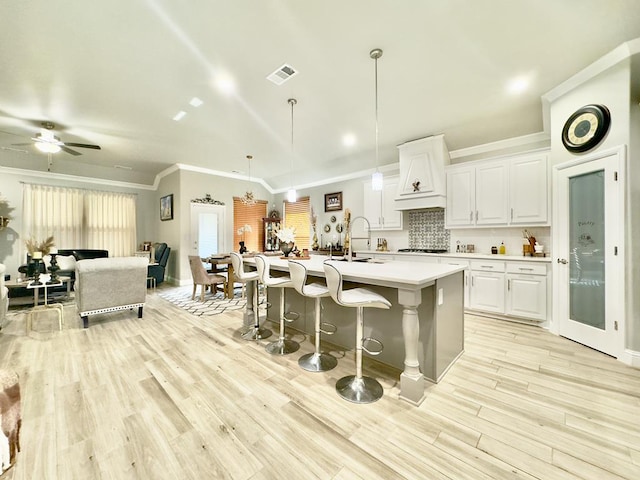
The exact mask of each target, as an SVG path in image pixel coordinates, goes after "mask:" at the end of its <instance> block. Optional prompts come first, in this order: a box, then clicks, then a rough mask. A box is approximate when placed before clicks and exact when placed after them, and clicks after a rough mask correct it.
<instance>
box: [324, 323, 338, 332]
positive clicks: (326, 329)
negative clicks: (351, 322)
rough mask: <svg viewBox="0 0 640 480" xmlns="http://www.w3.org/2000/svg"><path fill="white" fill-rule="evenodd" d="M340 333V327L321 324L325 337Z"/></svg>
mask: <svg viewBox="0 0 640 480" xmlns="http://www.w3.org/2000/svg"><path fill="white" fill-rule="evenodd" d="M337 331H338V327H336V326H335V325H334V324H333V323H328V322H321V323H320V332H321V333H324V334H325V335H333V334H334V333H336V332H337Z"/></svg>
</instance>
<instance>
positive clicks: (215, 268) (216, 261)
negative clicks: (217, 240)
mask: <svg viewBox="0 0 640 480" xmlns="http://www.w3.org/2000/svg"><path fill="white" fill-rule="evenodd" d="M202 261H203V262H205V263H209V264H211V270H210V271H211V273H221V272H223V271H225V270H221V269H220V267H222V266H223V265H226V272H227V283H226V284H225V286H224V296H225V297H226V298H233V295H234V293H233V285H234V283H235V277H234V275H233V265H232V264H231V255H229V254H228V253H221V254H214V255H209V256H208V257H206V258H202Z"/></svg>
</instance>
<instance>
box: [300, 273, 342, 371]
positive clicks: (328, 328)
mask: <svg viewBox="0 0 640 480" xmlns="http://www.w3.org/2000/svg"><path fill="white" fill-rule="evenodd" d="M289 275H291V282H292V283H293V288H295V289H296V291H297V292H298V293H299V294H300V295H303V296H305V297H309V298H314V299H315V334H316V339H315V344H316V348H315V351H314V352H313V353H307V354H306V355H303V356H301V357H300V358H299V359H298V365H300V367H301V368H303V369H305V370H307V371H309V372H326V371H327V370H331V369H332V368H334V367H335V366H336V365H337V364H338V360H337V359H336V357H334V356H333V355H329V354H328V353H322V352H320V333H325V334H327V335H333V334H334V333H336V326H335V325H333V324H331V323H327V322H321V321H320V308H321V304H320V301H321V299H322V298H323V297H328V296H330V294H329V289H328V288H327V287H326V286H325V285H322V284H320V283H310V284H307V267H305V266H304V265H303V264H302V262H299V261H296V260H289ZM323 329H324V330H323Z"/></svg>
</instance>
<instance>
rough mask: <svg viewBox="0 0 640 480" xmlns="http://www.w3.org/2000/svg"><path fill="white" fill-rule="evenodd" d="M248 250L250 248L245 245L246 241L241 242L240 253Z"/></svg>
mask: <svg viewBox="0 0 640 480" xmlns="http://www.w3.org/2000/svg"><path fill="white" fill-rule="evenodd" d="M247 250H248V249H247V247H245V246H244V242H240V249H239V253H240V255H242V254H243V253H245V252H246V251H247Z"/></svg>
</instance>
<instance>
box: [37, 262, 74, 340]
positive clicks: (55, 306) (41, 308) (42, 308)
mask: <svg viewBox="0 0 640 480" xmlns="http://www.w3.org/2000/svg"><path fill="white" fill-rule="evenodd" d="M49 278H50V277H49V275H40V280H41V284H40V285H34V283H33V282H29V283H28V284H27V288H28V289H33V290H34V297H35V298H36V299H37V298H38V290H39V289H40V288H44V305H38V304H37V303H36V305H35V306H34V307H33V308H32V309H31V310H30V311H29V313H28V314H27V334H28V333H29V332H30V331H31V327H32V324H33V316H34V315H37V314H38V313H40V312H48V311H51V310H55V311H56V312H57V313H58V327H59V328H60V330H62V324H63V323H64V307H63V306H62V304H61V303H49V302H48V300H47V289H48V288H50V287H59V286H61V285H63V284H64V283H65V282H66V283H67V285H69V283H70V280H71V279H70V278H69V277H59V281H58V282H57V283H47V282H48V281H49Z"/></svg>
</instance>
